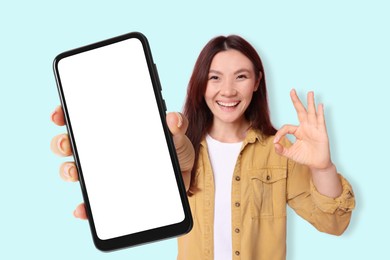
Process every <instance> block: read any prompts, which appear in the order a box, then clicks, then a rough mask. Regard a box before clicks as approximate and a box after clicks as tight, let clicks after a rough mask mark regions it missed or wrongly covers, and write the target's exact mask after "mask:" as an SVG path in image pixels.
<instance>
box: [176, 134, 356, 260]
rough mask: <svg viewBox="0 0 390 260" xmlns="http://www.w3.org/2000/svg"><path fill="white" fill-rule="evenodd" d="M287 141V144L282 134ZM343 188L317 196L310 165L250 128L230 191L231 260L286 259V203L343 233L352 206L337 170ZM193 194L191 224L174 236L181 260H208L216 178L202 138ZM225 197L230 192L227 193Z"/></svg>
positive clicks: (318, 223) (330, 230)
mask: <svg viewBox="0 0 390 260" xmlns="http://www.w3.org/2000/svg"><path fill="white" fill-rule="evenodd" d="M281 142H282V143H284V145H285V146H289V145H291V144H290V143H289V141H288V140H287V139H286V138H285V139H284V140H282V141H281ZM340 179H341V182H342V186H343V192H342V194H341V195H340V197H338V198H335V199H333V198H329V197H326V196H324V195H321V194H320V193H319V192H318V191H317V190H316V189H315V186H314V185H313V183H312V181H311V173H310V170H309V169H308V167H306V166H304V165H301V164H298V163H295V162H294V161H291V160H289V159H287V158H285V157H282V156H279V155H277V154H276V153H275V151H274V145H273V137H268V138H266V139H264V138H263V137H262V136H261V134H260V133H259V132H258V131H255V130H249V131H248V133H247V136H246V138H245V140H244V142H243V145H242V148H241V151H240V154H239V156H238V159H237V162H236V165H235V169H234V173H233V183H232V192H231V194H230V195H231V203H232V226H231V232H232V247H233V251H232V259H243V260H252V259H253V260H274V259H275V260H279V259H286V205H287V204H288V205H289V206H290V207H291V208H293V209H294V210H295V212H296V213H298V214H299V215H300V216H301V217H303V218H304V219H306V220H307V221H308V222H310V223H311V224H312V225H314V226H315V227H316V228H317V229H318V230H320V231H322V232H326V233H329V234H334V235H341V234H342V233H343V232H344V230H345V229H346V228H347V226H348V224H349V221H350V218H351V210H352V209H353V208H354V206H355V199H354V196H353V192H352V188H351V186H350V184H349V183H348V182H347V181H346V180H345V179H344V178H343V177H342V176H341V175H340ZM195 184H196V188H197V189H198V191H197V192H196V193H195V194H194V195H193V196H191V197H189V202H190V206H191V211H192V216H193V220H194V225H193V228H192V230H191V232H189V233H188V234H186V235H184V236H182V237H180V238H179V239H178V257H177V259H179V260H207V259H210V260H212V259H213V258H214V256H213V253H214V252H213V247H214V246H213V224H214V221H218V220H214V182H213V172H212V168H211V165H210V161H209V158H208V152H207V145H206V142H205V141H204V140H203V141H202V143H201V147H200V152H199V160H198V164H197V170H196V178H195ZM226 195H227V196H228V194H226Z"/></svg>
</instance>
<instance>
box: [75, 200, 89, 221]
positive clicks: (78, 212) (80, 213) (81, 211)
mask: <svg viewBox="0 0 390 260" xmlns="http://www.w3.org/2000/svg"><path fill="white" fill-rule="evenodd" d="M73 216H75V217H76V218H80V219H88V217H87V212H86V211H85V204H84V203H81V204H80V205H78V206H77V207H76V209H75V210H74V211H73Z"/></svg>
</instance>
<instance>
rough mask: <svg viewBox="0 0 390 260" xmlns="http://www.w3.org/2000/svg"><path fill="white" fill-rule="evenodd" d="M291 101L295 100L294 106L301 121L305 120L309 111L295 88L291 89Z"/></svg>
mask: <svg viewBox="0 0 390 260" xmlns="http://www.w3.org/2000/svg"><path fill="white" fill-rule="evenodd" d="M290 97H291V101H292V102H293V105H294V108H295V110H296V111H297V115H298V120H299V122H304V121H306V120H307V111H306V108H305V107H304V105H303V104H302V102H301V100H300V99H299V97H298V95H297V92H296V91H295V89H292V90H291V91H290Z"/></svg>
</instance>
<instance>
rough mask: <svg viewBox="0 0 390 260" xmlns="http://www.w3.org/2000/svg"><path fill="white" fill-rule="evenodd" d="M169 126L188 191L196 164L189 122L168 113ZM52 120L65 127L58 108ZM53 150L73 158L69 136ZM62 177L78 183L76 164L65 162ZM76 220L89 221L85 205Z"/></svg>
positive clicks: (53, 144) (58, 139)
mask: <svg viewBox="0 0 390 260" xmlns="http://www.w3.org/2000/svg"><path fill="white" fill-rule="evenodd" d="M166 119H167V124H168V127H169V130H170V131H171V133H172V135H173V141H174V143H175V148H176V152H177V155H178V159H179V164H180V168H181V171H182V175H183V180H184V184H185V187H186V190H188V188H189V185H190V178H191V170H192V167H193V164H194V159H195V152H194V147H193V146H192V144H191V142H190V140H189V139H188V138H187V136H186V135H185V132H186V131H187V128H188V120H187V118H185V117H184V116H183V115H182V114H180V113H168V114H167V117H166ZM51 120H52V121H53V122H54V123H55V124H56V125H58V126H64V125H65V118H64V112H63V110H62V107H61V106H58V107H57V108H56V109H55V110H54V112H53V113H52V114H51ZM50 147H51V150H52V151H53V152H54V153H55V154H57V155H59V156H71V155H72V149H71V145H70V140H69V136H68V134H60V135H57V136H55V137H54V138H53V139H52V141H51V144H50ZM60 176H61V178H62V179H63V180H65V181H71V182H76V181H78V173H77V169H76V166H75V163H74V162H71V161H69V162H64V163H63V164H61V166H60ZM73 215H74V216H75V217H76V218H80V219H87V214H86V211H85V205H84V203H81V204H79V205H78V206H77V207H76V209H75V210H74V212H73Z"/></svg>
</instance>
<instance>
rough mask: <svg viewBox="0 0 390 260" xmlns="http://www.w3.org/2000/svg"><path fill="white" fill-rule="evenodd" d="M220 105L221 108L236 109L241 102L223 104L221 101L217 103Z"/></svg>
mask: <svg viewBox="0 0 390 260" xmlns="http://www.w3.org/2000/svg"><path fill="white" fill-rule="evenodd" d="M217 103H218V105H220V106H223V107H235V106H237V105H238V103H240V102H239V101H238V102H229V103H225V102H221V101H217Z"/></svg>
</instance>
